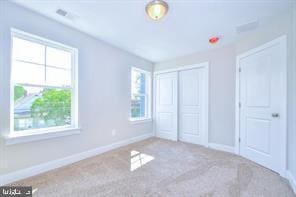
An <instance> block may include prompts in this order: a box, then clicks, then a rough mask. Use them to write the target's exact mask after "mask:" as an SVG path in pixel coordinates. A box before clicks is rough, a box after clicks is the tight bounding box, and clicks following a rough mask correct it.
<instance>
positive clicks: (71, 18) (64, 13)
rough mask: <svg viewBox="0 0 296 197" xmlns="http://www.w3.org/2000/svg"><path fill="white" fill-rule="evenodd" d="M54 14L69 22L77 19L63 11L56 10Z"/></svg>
mask: <svg viewBox="0 0 296 197" xmlns="http://www.w3.org/2000/svg"><path fill="white" fill-rule="evenodd" d="M56 13H57V14H58V15H60V16H62V17H65V18H66V19H68V20H71V21H75V20H76V19H77V18H78V16H76V15H74V14H72V13H69V12H67V11H65V10H63V9H57V11H56Z"/></svg>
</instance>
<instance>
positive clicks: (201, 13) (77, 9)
mask: <svg viewBox="0 0 296 197" xmlns="http://www.w3.org/2000/svg"><path fill="white" fill-rule="evenodd" d="M13 1H14V2H15V3H17V4H19V5H21V6H24V7H27V8H29V9H32V10H34V11H36V12H38V13H40V14H43V15H46V16H48V17H50V18H53V19H55V20H57V21H60V22H61V23H64V24H66V25H69V26H71V27H74V28H76V29H79V30H80V31H83V32H85V33H87V34H90V35H92V36H94V37H96V38H98V39H100V40H103V41H105V42H108V43H110V44H112V45H115V46H117V47H119V48H121V49H123V50H126V51H129V52H130V53H133V54H136V55H138V56H140V57H143V58H145V59H147V60H150V61H152V62H161V61H166V60H169V59H173V58H177V57H181V56H184V55H188V54H192V53H195V52H199V51H203V50H207V49H210V48H216V47H219V46H223V45H226V44H230V43H232V42H234V41H235V40H236V39H237V37H238V35H237V33H236V26H238V25H242V24H245V23H248V22H251V21H255V20H258V22H259V25H262V24H264V23H266V21H268V19H269V18H271V17H274V16H276V15H280V14H282V13H285V12H287V10H288V9H289V7H290V6H291V3H292V1H291V0H220V1H219V0H167V3H168V4H169V12H168V14H167V15H166V16H165V18H163V19H162V20H160V21H157V22H155V21H152V20H151V19H149V18H148V16H147V15H146V13H145V5H146V3H147V2H149V0H51V1H49V0H26V1H24V0H13ZM57 9H63V10H66V11H67V12H69V13H70V14H71V15H72V16H73V18H74V20H69V19H67V18H64V17H61V16H59V15H57V14H56V10H57ZM216 35H218V36H222V39H221V41H220V42H219V43H218V44H216V45H210V44H209V43H208V39H209V37H211V36H216Z"/></svg>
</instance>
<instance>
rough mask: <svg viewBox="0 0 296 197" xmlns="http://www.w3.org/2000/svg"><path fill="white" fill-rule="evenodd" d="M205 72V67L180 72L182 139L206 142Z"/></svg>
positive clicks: (180, 125)
mask: <svg viewBox="0 0 296 197" xmlns="http://www.w3.org/2000/svg"><path fill="white" fill-rule="evenodd" d="M204 73H205V72H204V69H203V68H196V69H191V70H184V71H180V72H179V92H180V96H179V123H180V124H179V139H180V140H181V141H186V142H190V143H195V144H203V143H204V139H203V138H204V135H203V134H204V132H205V131H204V130H205V125H204V124H205V123H204V122H205V117H204V116H205V114H204V108H205V102H204V99H205V77H204Z"/></svg>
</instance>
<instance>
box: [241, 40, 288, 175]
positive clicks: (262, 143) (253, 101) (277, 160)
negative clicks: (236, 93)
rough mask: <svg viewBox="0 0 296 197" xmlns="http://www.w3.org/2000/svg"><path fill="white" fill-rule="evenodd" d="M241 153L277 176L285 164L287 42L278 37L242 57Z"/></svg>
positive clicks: (282, 170)
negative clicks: (274, 172) (276, 173)
mask: <svg viewBox="0 0 296 197" xmlns="http://www.w3.org/2000/svg"><path fill="white" fill-rule="evenodd" d="M238 61H239V62H238V63H239V66H240V77H239V78H240V103H241V107H240V140H241V142H240V154H241V155H242V156H244V157H247V158H249V159H251V160H253V161H255V162H257V163H259V164H261V165H263V166H265V167H268V168H270V169H272V170H274V171H276V172H278V173H280V174H284V171H285V163H286V162H285V161H286V157H285V155H286V148H285V147H286V43H285V37H281V38H279V39H277V40H274V41H272V42H270V43H268V44H265V45H263V46H261V47H259V48H256V49H253V50H252V51H250V52H247V53H246V54H244V55H242V56H240V57H239V59H238Z"/></svg>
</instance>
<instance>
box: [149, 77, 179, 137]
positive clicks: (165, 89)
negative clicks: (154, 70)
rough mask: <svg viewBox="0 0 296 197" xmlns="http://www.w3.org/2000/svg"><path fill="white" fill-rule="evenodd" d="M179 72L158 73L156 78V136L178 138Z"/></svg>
mask: <svg viewBox="0 0 296 197" xmlns="http://www.w3.org/2000/svg"><path fill="white" fill-rule="evenodd" d="M177 80H178V73H177V72H171V73H164V74H158V75H156V78H155V83H156V86H155V88H156V95H155V102H156V103H155V119H156V121H155V129H156V136H157V137H161V138H165V139H169V140H175V141H177V140H178V83H177Z"/></svg>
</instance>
